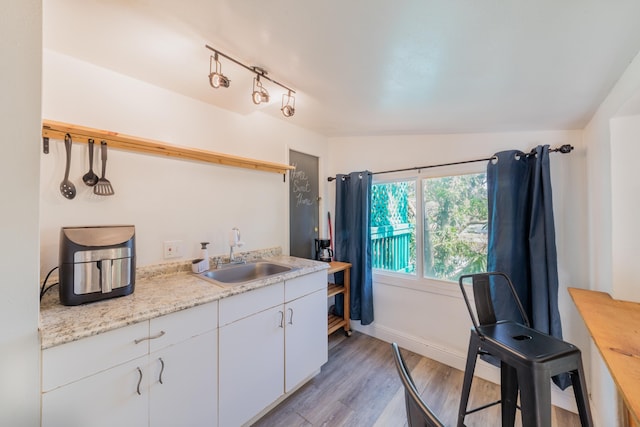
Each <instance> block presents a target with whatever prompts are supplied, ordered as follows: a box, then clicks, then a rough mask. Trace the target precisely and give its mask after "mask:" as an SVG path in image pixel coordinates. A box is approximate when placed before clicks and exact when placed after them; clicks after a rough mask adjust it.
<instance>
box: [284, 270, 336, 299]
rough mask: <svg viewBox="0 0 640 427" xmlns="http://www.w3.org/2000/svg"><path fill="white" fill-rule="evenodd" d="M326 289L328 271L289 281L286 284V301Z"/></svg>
mask: <svg viewBox="0 0 640 427" xmlns="http://www.w3.org/2000/svg"><path fill="white" fill-rule="evenodd" d="M326 288H327V271H326V270H322V271H316V272H315V273H311V274H307V275H304V276H299V277H296V278H293V279H290V280H287V281H286V282H285V284H284V300H285V301H292V300H294V299H297V298H300V297H302V296H305V295H308V294H311V293H313V292H315V291H319V290H320V289H326Z"/></svg>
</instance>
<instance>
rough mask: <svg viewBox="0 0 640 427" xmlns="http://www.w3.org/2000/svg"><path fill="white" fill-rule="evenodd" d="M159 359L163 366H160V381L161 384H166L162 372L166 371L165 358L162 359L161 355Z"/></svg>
mask: <svg viewBox="0 0 640 427" xmlns="http://www.w3.org/2000/svg"><path fill="white" fill-rule="evenodd" d="M158 360H159V361H160V365H162V367H161V368H160V375H159V376H158V381H159V382H160V384H164V383H163V382H162V373H163V372H164V360H162V357H159V358H158Z"/></svg>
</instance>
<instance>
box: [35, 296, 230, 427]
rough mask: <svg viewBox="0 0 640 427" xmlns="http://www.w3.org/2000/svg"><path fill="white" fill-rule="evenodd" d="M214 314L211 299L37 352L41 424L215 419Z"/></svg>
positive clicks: (69, 426)
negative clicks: (208, 302)
mask: <svg viewBox="0 0 640 427" xmlns="http://www.w3.org/2000/svg"><path fill="white" fill-rule="evenodd" d="M217 317H218V312H217V302H215V303H211V304H206V305H202V306H198V307H194V308H191V309H188V310H183V311H180V312H176V313H172V314H169V315H166V316H162V317H159V318H157V319H152V320H151V321H145V322H140V323H138V324H135V325H132V326H128V327H125V328H121V329H118V330H114V331H110V332H107V333H104V334H100V335H96V336H93V337H90V338H85V339H82V340H78V341H74V342H71V343H68V344H63V345H61V346H57V347H53V348H51V349H47V350H44V351H43V355H42V363H43V370H42V372H43V395H42V425H43V426H45V427H57V426H64V427H74V426H78V427H92V426H114V425H118V426H123V427H126V426H132V427H139V426H151V427H156V426H175V425H207V426H215V425H217V329H216V327H217ZM150 343H153V344H150ZM150 348H151V349H152V351H151V352H150V351H149V349H150ZM154 350H155V351H154ZM163 364H164V369H163V368H162V365H163ZM160 379H162V383H160ZM187 385H188V387H187ZM177 420H178V421H177Z"/></svg>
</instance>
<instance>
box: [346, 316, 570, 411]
mask: <svg viewBox="0 0 640 427" xmlns="http://www.w3.org/2000/svg"><path fill="white" fill-rule="evenodd" d="M351 328H352V329H353V330H356V331H358V332H362V333H363V334H366V335H369V336H372V337H374V338H378V339H380V340H382V341H386V342H388V343H392V342H395V343H397V344H398V345H399V346H400V347H402V348H404V349H407V350H409V351H412V352H414V353H417V354H420V355H422V356H424V357H428V358H429V359H433V360H436V361H438V362H440V363H444V364H445V365H447V366H451V367H452V368H456V369H459V370H461V371H464V368H465V364H466V359H467V355H466V353H461V352H459V351H455V350H452V349H450V348H445V347H442V346H439V345H437V344H434V343H430V342H428V341H425V340H424V339H421V338H420V337H416V336H413V335H409V334H406V333H404V332H401V331H398V330H395V329H391V328H387V327H385V326H382V325H376V324H375V322H374V323H372V324H371V325H367V326H363V325H362V324H360V322H358V321H352V322H351ZM475 375H476V376H478V377H480V378H482V379H484V380H487V381H491V382H492V383H495V384H500V370H499V369H498V368H497V367H495V366H493V365H491V364H489V363H486V362H484V361H483V360H478V362H477V363H476V369H475ZM551 402H552V404H553V405H555V406H558V407H560V408H563V409H566V410H567V411H571V412H574V413H577V412H578V408H577V406H576V401H575V397H574V394H573V387H569V388H567V389H566V390H564V391H563V390H560V389H559V388H558V387H556V386H555V385H554V384H552V385H551Z"/></svg>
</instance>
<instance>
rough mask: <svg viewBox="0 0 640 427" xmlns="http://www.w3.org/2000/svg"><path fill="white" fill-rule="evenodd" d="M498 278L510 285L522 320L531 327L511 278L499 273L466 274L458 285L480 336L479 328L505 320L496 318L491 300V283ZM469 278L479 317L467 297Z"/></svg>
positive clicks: (461, 277)
mask: <svg viewBox="0 0 640 427" xmlns="http://www.w3.org/2000/svg"><path fill="white" fill-rule="evenodd" d="M497 277H499V278H502V279H504V281H505V283H506V284H507V285H508V288H509V290H510V291H511V296H512V297H513V300H514V302H515V303H516V305H517V307H518V310H519V311H520V315H521V316H522V320H523V322H524V324H525V326H527V327H529V326H530V324H529V318H528V316H527V313H525V311H524V308H523V307H522V303H521V302H520V298H518V294H517V293H516V289H515V287H514V286H513V283H512V282H511V279H509V276H507V275H506V274H504V273H500V272H497V271H492V272H488V273H477V274H466V275H463V276H460V279H459V280H458V284H459V285H460V290H461V291H462V296H463V297H464V302H465V303H466V305H467V310H469V316H471V321H472V322H473V326H474V328H475V330H476V332H477V333H478V334H480V335H482V334H481V333H480V331H479V330H478V327H479V326H482V325H492V324H495V323H497V322H498V321H499V320H504V319H498V318H497V317H496V313H495V309H494V307H493V301H492V299H491V282H492V280H493V279H494V278H497ZM469 278H470V279H471V284H472V287H473V299H474V300H475V306H476V314H477V317H476V315H474V313H473V310H472V309H471V303H470V302H469V297H468V296H467V292H466V291H465V287H464V281H465V280H466V279H469Z"/></svg>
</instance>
